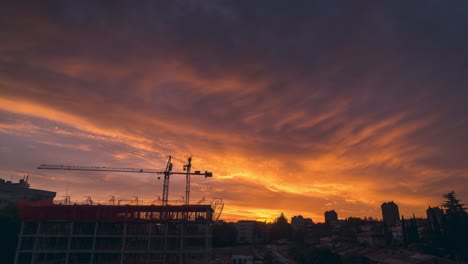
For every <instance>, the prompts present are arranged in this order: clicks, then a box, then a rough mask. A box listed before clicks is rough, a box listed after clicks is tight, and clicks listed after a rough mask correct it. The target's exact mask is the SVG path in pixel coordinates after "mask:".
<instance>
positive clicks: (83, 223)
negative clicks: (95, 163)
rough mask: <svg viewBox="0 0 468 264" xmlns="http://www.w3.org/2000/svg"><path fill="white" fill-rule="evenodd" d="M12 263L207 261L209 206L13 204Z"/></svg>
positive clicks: (209, 232) (209, 223) (105, 263)
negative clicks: (17, 221)
mask: <svg viewBox="0 0 468 264" xmlns="http://www.w3.org/2000/svg"><path fill="white" fill-rule="evenodd" d="M19 207H20V217H21V221H22V224H21V231H20V234H19V240H18V246H17V252H16V257H15V264H26V263H28V264H29V263H65V264H75V263H76V264H85V263H86V264H90V263H102V264H108V263H109V264H110V263H112V264H113V263H145V264H146V263H209V260H210V255H211V238H212V235H211V224H212V217H213V209H212V208H211V206H210V205H179V206H177V205H174V206H171V205H168V206H154V205H142V206H133V205H114V206H112V205H57V204H53V203H51V202H46V203H43V202H25V201H20V202H19Z"/></svg>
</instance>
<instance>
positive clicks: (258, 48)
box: [0, 1, 468, 222]
mask: <svg viewBox="0 0 468 264" xmlns="http://www.w3.org/2000/svg"><path fill="white" fill-rule="evenodd" d="M129 5H132V6H129ZM133 5H134V6H133ZM457 5H459V6H457ZM1 6H2V8H0V39H2V41H0V178H4V179H6V180H10V179H11V178H13V181H15V182H16V181H18V180H19V179H20V178H22V177H23V175H29V183H30V184H31V187H32V188H36V189H46V190H51V191H55V192H57V197H56V198H57V199H63V197H64V196H65V195H66V194H67V193H68V194H69V195H70V196H71V199H72V201H77V202H79V201H83V200H85V199H86V198H85V197H86V196H92V198H93V199H95V200H100V201H108V200H109V197H110V196H115V197H116V199H122V200H131V199H134V198H133V197H134V196H138V198H139V199H141V200H147V201H151V200H155V199H157V197H160V196H161V195H162V180H158V179H157V176H156V175H141V174H136V175H132V174H130V173H111V172H82V171H48V170H37V169H36V167H37V166H38V165H40V164H65V165H85V166H109V167H132V168H155V169H161V170H164V167H165V165H166V161H167V156H169V155H171V156H174V170H175V171H182V165H183V164H185V162H186V160H187V157H189V156H192V157H193V169H194V170H201V171H205V170H207V171H212V172H213V178H204V177H197V176H193V177H192V187H191V191H192V193H191V202H192V203H197V202H201V201H202V198H205V202H209V200H211V199H214V198H222V199H223V201H224V203H225V206H224V211H223V214H222V215H221V219H223V220H226V221H237V220H240V219H249V220H259V221H267V222H271V221H273V220H274V219H275V218H276V217H278V216H279V215H280V213H281V212H283V213H284V214H285V215H286V216H287V217H288V218H290V217H292V216H294V215H299V214H301V215H303V216H304V217H310V218H312V219H313V221H314V222H322V221H323V213H324V212H325V211H327V210H332V209H334V210H335V211H336V212H337V213H338V217H339V218H345V217H374V218H382V215H381V210H380V205H381V204H382V203H383V202H386V201H394V202H395V203H396V204H398V206H399V208H400V213H401V214H403V215H405V216H406V215H408V216H409V215H412V214H413V213H414V214H415V215H416V216H421V217H425V210H426V209H427V207H428V206H439V205H440V204H441V201H442V194H443V193H447V192H449V191H451V190H454V191H456V193H457V194H458V196H457V197H459V199H460V200H461V201H462V203H465V204H466V203H468V159H467V150H468V140H467V138H468V122H467V120H468V118H467V116H468V103H467V102H468V88H467V87H468V77H467V76H468V66H467V61H468V49H466V47H468V16H466V14H467V12H468V4H466V3H462V2H460V3H451V4H447V3H443V2H435V1H427V2H425V3H421V4H420V5H418V4H415V3H405V2H390V3H385V4H384V3H378V2H373V1H364V2H360V3H357V2H353V3H347V2H344V4H342V5H336V4H333V3H332V2H331V1H330V2H328V1H322V2H315V1H306V2H302V3H296V5H294V4H292V3H289V4H288V3H286V2H277V1H272V2H271V3H269V4H268V5H264V4H262V3H260V2H258V1H246V2H241V3H239V2H236V1H233V2H225V1H206V2H205V1H201V2H196V1H195V2H194V1H187V2H179V1H169V2H167V3H161V2H138V3H127V2H119V1H112V2H110V3H98V2H87V1H60V2H47V3H35V2H33V3H29V4H24V5H21V4H18V3H15V2H14V1H11V2H10V3H2V4H1ZM461 10H462V11H461ZM171 177H172V178H171V182H170V191H169V199H170V200H178V199H181V198H183V196H184V195H185V177H182V176H177V175H173V176H171Z"/></svg>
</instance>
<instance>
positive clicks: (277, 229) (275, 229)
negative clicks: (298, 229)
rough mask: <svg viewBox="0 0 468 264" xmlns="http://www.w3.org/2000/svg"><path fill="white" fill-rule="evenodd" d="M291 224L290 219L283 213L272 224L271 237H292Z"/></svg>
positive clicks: (274, 238) (275, 238)
mask: <svg viewBox="0 0 468 264" xmlns="http://www.w3.org/2000/svg"><path fill="white" fill-rule="evenodd" d="M291 231H292V230H291V226H290V225H289V223H288V219H287V218H286V217H285V216H284V214H283V213H281V215H280V216H279V217H278V218H276V219H275V221H274V222H273V224H272V226H271V239H272V240H278V239H282V238H290V236H291Z"/></svg>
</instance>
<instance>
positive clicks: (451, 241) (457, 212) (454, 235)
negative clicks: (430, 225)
mask: <svg viewBox="0 0 468 264" xmlns="http://www.w3.org/2000/svg"><path fill="white" fill-rule="evenodd" d="M442 196H443V197H444V198H445V199H446V201H445V202H444V203H443V204H442V207H443V208H444V213H445V223H444V225H443V226H444V228H443V229H444V238H445V245H446V247H447V248H448V249H450V250H452V253H453V254H454V255H455V256H456V258H457V259H458V260H460V259H461V260H468V214H467V213H466V209H465V208H464V207H463V204H461V203H460V200H458V199H457V198H456V194H455V192H454V191H451V192H449V193H446V194H444V195H442Z"/></svg>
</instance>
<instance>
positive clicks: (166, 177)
mask: <svg viewBox="0 0 468 264" xmlns="http://www.w3.org/2000/svg"><path fill="white" fill-rule="evenodd" d="M191 167H192V157H189V158H188V163H187V164H186V165H184V166H183V168H184V172H173V171H172V156H168V160H167V164H166V169H165V170H164V171H158V170H156V169H139V168H117V167H93V166H68V165H47V164H43V165H40V166H39V167H37V168H38V169H47V170H79V171H109V172H131V173H153V174H164V183H163V195H162V205H163V206H166V205H167V202H168V199H169V178H170V175H173V174H178V175H185V179H186V186H185V204H187V205H188V204H189V201H190V176H191V175H201V176H205V178H208V177H213V173H212V172H208V171H205V172H201V171H195V172H191ZM158 179H159V177H158Z"/></svg>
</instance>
